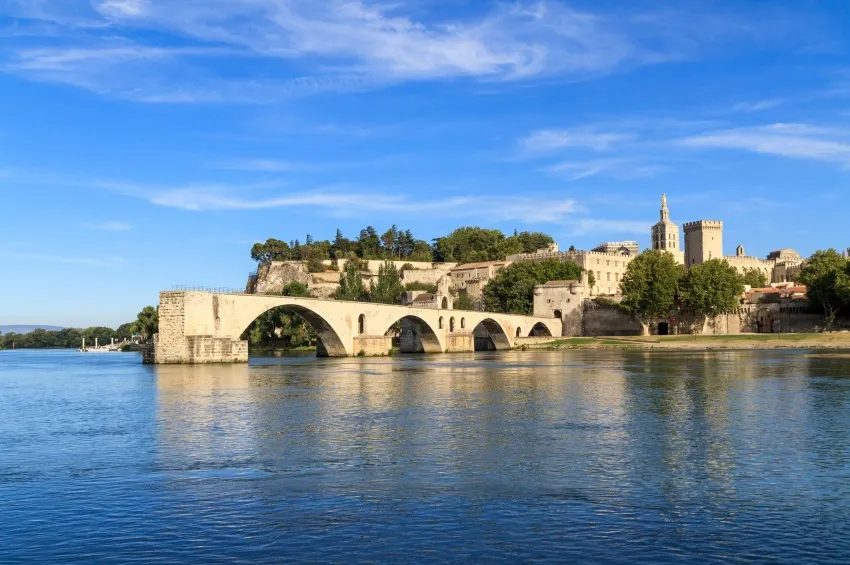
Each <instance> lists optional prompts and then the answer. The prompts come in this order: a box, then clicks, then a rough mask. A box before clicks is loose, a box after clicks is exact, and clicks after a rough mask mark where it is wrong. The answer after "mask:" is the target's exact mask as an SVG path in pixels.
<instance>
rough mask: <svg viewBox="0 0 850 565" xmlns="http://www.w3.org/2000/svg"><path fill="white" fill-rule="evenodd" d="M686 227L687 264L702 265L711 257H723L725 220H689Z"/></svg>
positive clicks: (691, 265)
mask: <svg viewBox="0 0 850 565" xmlns="http://www.w3.org/2000/svg"><path fill="white" fill-rule="evenodd" d="M684 229H685V265H687V266H688V267H693V266H694V265H702V264H703V263H705V262H706V261H708V260H709V259H722V258H723V222H720V221H716V220H699V221H697V222H688V223H686V224H685V225H684Z"/></svg>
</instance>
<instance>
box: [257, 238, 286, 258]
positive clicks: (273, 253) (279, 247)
mask: <svg viewBox="0 0 850 565" xmlns="http://www.w3.org/2000/svg"><path fill="white" fill-rule="evenodd" d="M290 255H291V249H290V247H289V245H287V244H286V242H285V241H280V240H279V239H273V238H272V239H267V240H266V242H265V243H255V244H254V246H253V247H252V248H251V259H253V260H254V261H257V262H258V263H266V262H268V261H286V260H288V259H289V258H290Z"/></svg>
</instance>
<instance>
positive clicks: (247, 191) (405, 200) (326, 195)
mask: <svg viewBox="0 0 850 565" xmlns="http://www.w3.org/2000/svg"><path fill="white" fill-rule="evenodd" d="M91 184H93V185H94V186H97V187H99V188H102V189H105V190H110V191H113V192H118V193H121V194H124V195H127V196H133V197H136V198H140V199H143V200H146V201H147V202H149V203H151V204H154V205H156V206H163V207H167V208H177V209H180V210H187V211H194V212H204V211H250V210H260V209H270V208H291V209H296V208H302V209H311V210H313V211H318V212H323V213H326V214H328V215H332V216H347V217H351V216H368V215H370V214H372V215H375V214H382V213H393V214H394V215H416V216H422V215H429V214H432V215H439V216H440V217H469V218H479V219H481V220H482V221H519V222H523V223H529V224H530V223H559V222H562V221H563V220H564V219H565V218H567V217H569V216H571V215H576V214H586V213H587V211H586V209H585V208H584V207H583V206H582V205H580V204H579V203H578V202H577V201H576V200H575V199H573V198H569V197H562V198H559V197H557V196H552V195H543V194H539V195H529V196H527V197H522V198H519V197H516V198H510V197H509V198H488V197H477V196H457V195H452V194H448V195H443V196H441V197H438V196H435V197H433V198H430V199H427V200H423V199H419V198H415V197H414V198H409V197H407V196H405V194H407V192H406V191H399V190H383V191H381V190H362V189H360V188H358V187H356V186H330V187H325V188H319V189H315V190H294V189H291V188H288V187H286V186H285V185H284V184H283V183H279V182H269V183H258V184H254V185H245V184H243V185H239V186H236V185H223V184H189V185H186V186H178V187H161V186H149V185H141V184H134V183H119V182H95V183H91ZM429 193H430V194H434V192H433V191H429ZM544 198H545V199H546V201H547V205H546V206H540V205H539V204H538V203H539V201H540V200H541V199H544Z"/></svg>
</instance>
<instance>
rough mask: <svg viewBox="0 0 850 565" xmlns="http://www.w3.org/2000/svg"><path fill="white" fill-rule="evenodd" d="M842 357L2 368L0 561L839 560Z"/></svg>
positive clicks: (844, 405)
mask: <svg viewBox="0 0 850 565" xmlns="http://www.w3.org/2000/svg"><path fill="white" fill-rule="evenodd" d="M848 361H850V360H848V359H846V358H844V357H842V356H834V355H819V354H816V353H807V352H786V351H780V352H752V351H750V352H716V353H702V352H693V353H685V352H682V353H670V352H662V353H658V352H622V351H572V352H536V353H511V352H508V353H495V352H493V353H484V352H482V353H475V354H458V355H442V356H427V357H426V356H422V357H416V356H413V357H395V358H383V359H362V358H357V359H316V358H313V357H307V356H293V357H286V358H269V359H254V360H252V363H251V365H250V366H247V365H241V366H239V365H236V366H161V367H145V366H142V365H139V364H138V360H137V358H136V357H135V356H124V355H116V356H96V358H94V357H92V356H80V355H73V354H68V353H56V352H49V353H35V352H0V386H3V390H4V394H3V395H2V396H0V413H2V414H3V415H4V419H3V420H2V421H0V500H3V501H4V503H5V504H4V506H5V511H4V512H2V513H0V554H3V555H6V556H9V558H8V559H4V560H3V562H4V563H6V562H10V563H15V562H21V563H23V562H44V563H56V562H80V563H83V562H85V563H97V562H102V563H111V562H115V561H116V560H119V559H120V557H121V556H122V555H127V554H128V552H131V553H132V554H133V557H134V560H137V561H139V562H142V563H173V562H195V563H214V562H227V563H233V562H242V561H244V562H251V563H264V562H269V563H274V562H279V561H281V560H302V561H337V562H339V561H345V562H350V561H355V562H356V561H373V562H398V561H401V562H420V561H435V560H441V561H452V562H455V561H463V562H468V561H484V560H487V561H490V560H500V561H504V562H511V563H513V562H517V561H527V560H544V561H545V560H550V561H558V562H565V561H576V562H593V563H626V562H634V561H639V562H656V563H667V562H670V563H672V562H713V563H720V562H724V563H725V562H727V561H729V560H732V559H734V560H739V561H744V562H748V561H753V562H755V561H758V562H761V561H764V560H772V561H775V562H787V563H806V562H810V563H846V562H848V561H850V550H848V543H847V542H846V540H847V535H848V533H850V526H848V524H850V520H848V518H850V516H848V514H850V512H849V511H848V510H850V480H849V479H850V464H848V462H850V452H848V447H847V444H848V441H847V438H848V437H850V417H848V414H850V412H848V407H850V379H848V378H847V377H848V376H850V362H848Z"/></svg>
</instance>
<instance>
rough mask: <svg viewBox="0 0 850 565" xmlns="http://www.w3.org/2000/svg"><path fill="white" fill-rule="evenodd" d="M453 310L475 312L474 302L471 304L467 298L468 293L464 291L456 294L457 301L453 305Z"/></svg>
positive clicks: (470, 299) (470, 300) (471, 301)
mask: <svg viewBox="0 0 850 565" xmlns="http://www.w3.org/2000/svg"><path fill="white" fill-rule="evenodd" d="M454 308H455V310H467V311H471V310H475V302H473V300H472V298H470V297H469V293H468V292H466V291H465V290H461V291H460V292H458V294H457V299H456V300H455V304H454Z"/></svg>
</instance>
